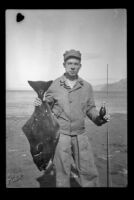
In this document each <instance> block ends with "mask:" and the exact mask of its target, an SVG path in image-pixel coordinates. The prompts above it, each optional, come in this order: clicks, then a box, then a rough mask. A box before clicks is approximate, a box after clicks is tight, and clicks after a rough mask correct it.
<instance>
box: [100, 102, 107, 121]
mask: <svg viewBox="0 0 134 200" xmlns="http://www.w3.org/2000/svg"><path fill="white" fill-rule="evenodd" d="M105 104H106V103H105V102H103V103H102V106H101V108H100V111H99V116H100V118H101V119H104V118H103V117H104V116H105V115H106V107H105Z"/></svg>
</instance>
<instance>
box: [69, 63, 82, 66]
mask: <svg viewBox="0 0 134 200" xmlns="http://www.w3.org/2000/svg"><path fill="white" fill-rule="evenodd" d="M67 64H68V65H76V66H77V65H79V64H78V63H71V62H70V63H67Z"/></svg>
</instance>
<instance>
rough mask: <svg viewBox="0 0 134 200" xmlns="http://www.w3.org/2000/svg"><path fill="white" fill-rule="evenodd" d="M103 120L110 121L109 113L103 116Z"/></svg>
mask: <svg viewBox="0 0 134 200" xmlns="http://www.w3.org/2000/svg"><path fill="white" fill-rule="evenodd" d="M103 119H104V120H106V121H107V122H109V121H110V115H109V114H106V115H105V116H104V117H103Z"/></svg>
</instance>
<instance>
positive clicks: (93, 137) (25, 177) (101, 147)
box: [6, 113, 127, 188]
mask: <svg viewBox="0 0 134 200" xmlns="http://www.w3.org/2000/svg"><path fill="white" fill-rule="evenodd" d="M27 119H28V118H26V117H16V118H15V117H8V118H7V119H6V186H7V187H8V188H35V187H44V188H45V187H55V174H52V173H49V172H48V173H47V174H44V173H43V172H40V171H39V170H38V169H37V168H36V166H35V165H34V163H33V161H32V157H31V154H30V151H29V143H28V141H27V138H26V137H25V135H24V134H23V132H22V130H21V128H22V126H23V125H24V124H25V122H26V121H27ZM86 129H87V131H88V133H89V134H88V136H89V140H90V142H91V144H92V148H93V152H94V157H95V162H96V166H97V168H98V171H99V175H100V186H101V187H107V132H108V135H109V171H110V172H109V186H110V187H126V186H127V115H126V114H121V113H115V114H111V121H110V122H109V123H108V125H107V124H105V125H103V126H101V127H97V126H95V125H94V124H93V123H92V122H91V121H90V120H88V119H86ZM71 187H79V185H78V184H77V183H76V182H75V179H73V178H71Z"/></svg>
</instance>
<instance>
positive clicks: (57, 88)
mask: <svg viewBox="0 0 134 200" xmlns="http://www.w3.org/2000/svg"><path fill="white" fill-rule="evenodd" d="M45 98H46V100H47V101H48V102H49V103H53V104H54V106H53V108H52V112H53V113H54V115H55V116H56V118H57V120H58V122H59V125H60V132H61V133H63V134H67V135H78V134H82V133H84V132H85V117H86V116H88V117H89V118H90V119H91V120H92V121H93V122H94V123H96V124H97V121H96V119H97V117H98V115H99V113H98V111H97V110H96V106H95V102H94V97H93V90H92V86H91V84H90V83H88V82H87V81H85V80H83V79H82V78H80V77H78V80H77V82H76V84H75V86H74V87H73V88H72V89H71V88H70V87H69V86H68V85H67V83H66V78H65V76H64V75H62V76H61V77H59V78H57V79H56V80H54V81H53V83H52V84H51V86H50V87H49V88H48V90H47V92H46V95H45Z"/></svg>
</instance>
